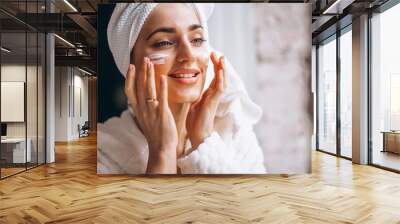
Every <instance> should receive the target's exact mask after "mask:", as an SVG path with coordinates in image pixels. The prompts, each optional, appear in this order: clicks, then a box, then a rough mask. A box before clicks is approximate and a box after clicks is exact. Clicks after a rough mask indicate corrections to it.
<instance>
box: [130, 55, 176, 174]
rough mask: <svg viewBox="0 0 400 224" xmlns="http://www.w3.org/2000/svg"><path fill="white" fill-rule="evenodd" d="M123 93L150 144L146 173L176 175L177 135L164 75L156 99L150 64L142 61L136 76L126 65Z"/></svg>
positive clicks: (153, 74)
mask: <svg viewBox="0 0 400 224" xmlns="http://www.w3.org/2000/svg"><path fill="white" fill-rule="evenodd" d="M125 94H126V96H127V97H128V100H129V103H130V104H131V108H132V110H133V112H134V113H135V118H136V122H137V123H138V125H139V128H140V129H141V131H142V132H143V134H144V136H145V137H146V139H147V142H148V144H149V160H148V164H147V171H146V172H147V173H157V174H160V173H163V174H165V173H168V174H175V173H176V172H177V169H176V148H177V144H178V135H177V129H176V125H175V120H174V117H173V116H172V113H171V110H170V109H169V106H168V83H167V79H166V77H165V76H164V75H162V76H161V80H160V93H159V94H158V96H157V93H156V83H155V72H154V65H153V63H152V62H151V61H150V60H149V59H148V58H147V57H145V58H144V61H143V65H142V68H141V69H140V71H139V72H138V73H136V69H135V66H134V65H132V64H131V65H129V70H128V74H127V77H126V81H125Z"/></svg>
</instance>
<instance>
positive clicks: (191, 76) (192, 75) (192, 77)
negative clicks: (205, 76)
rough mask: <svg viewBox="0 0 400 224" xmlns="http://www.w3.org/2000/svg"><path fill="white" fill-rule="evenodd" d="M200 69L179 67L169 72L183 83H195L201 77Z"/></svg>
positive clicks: (175, 79) (174, 78)
mask: <svg viewBox="0 0 400 224" xmlns="http://www.w3.org/2000/svg"><path fill="white" fill-rule="evenodd" d="M199 74H200V71H199V70H198V69H179V70H176V71H174V72H173V73H172V74H169V75H168V77H169V78H171V79H172V80H174V81H177V82H178V83H181V84H193V83H196V82H197V80H198V79H199Z"/></svg>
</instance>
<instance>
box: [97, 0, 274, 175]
mask: <svg viewBox="0 0 400 224" xmlns="http://www.w3.org/2000/svg"><path fill="white" fill-rule="evenodd" d="M212 10H213V4H199V3H197V4H193V3H165V4H164V3H163V4H157V3H129V4H127V3H118V4H116V7H115V9H114V11H113V14H112V16H111V19H110V22H109V24H108V29H107V35H108V43H109V47H110V49H111V52H112V54H113V57H114V60H115V63H116V65H117V67H118V69H119V70H120V72H121V73H122V74H124V76H125V78H126V81H125V94H126V96H127V98H128V101H129V103H128V104H129V109H128V110H126V111H125V112H123V113H122V114H121V116H120V117H112V118H110V119H108V120H107V121H106V122H105V123H103V124H99V126H98V136H99V138H98V173H102V174H123V173H127V174H145V173H147V174H177V173H178V174H180V173H182V174H211V173H212V174H227V173H228V174H242V173H266V170H265V166H264V157H263V152H262V150H261V148H260V147H259V144H258V141H257V138H256V135H255V134H254V132H253V125H254V124H255V123H256V122H258V120H259V119H260V117H261V109H260V108H259V107H258V106H257V105H256V104H254V103H253V102H252V101H251V99H250V98H249V96H248V94H247V92H246V90H245V88H244V85H243V83H242V81H241V80H240V78H239V76H238V75H237V74H236V72H235V70H234V68H233V67H232V65H231V64H230V63H229V61H228V60H227V59H226V58H224V56H222V55H221V54H220V53H218V52H215V51H214V50H213V49H212V47H211V46H210V44H209V40H208V33H207V23H206V20H207V19H208V18H209V16H210V15H211V12H212ZM232 47H234V46H232ZM248 75H251V74H248Z"/></svg>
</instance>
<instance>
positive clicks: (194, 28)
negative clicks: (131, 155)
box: [146, 24, 203, 40]
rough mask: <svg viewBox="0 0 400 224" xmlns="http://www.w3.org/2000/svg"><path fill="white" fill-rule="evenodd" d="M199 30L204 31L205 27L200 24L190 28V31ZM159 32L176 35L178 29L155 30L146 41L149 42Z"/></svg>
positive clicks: (161, 28) (162, 28)
mask: <svg viewBox="0 0 400 224" xmlns="http://www.w3.org/2000/svg"><path fill="white" fill-rule="evenodd" d="M197 29H203V26H202V25H200V24H192V25H190V26H189V31H193V30H197ZM158 32H163V33H175V32H176V29H175V28H172V27H160V28H158V29H156V30H154V31H153V32H151V33H150V34H149V36H147V39H146V40H149V39H150V38H151V37H152V36H153V35H154V34H156V33H158Z"/></svg>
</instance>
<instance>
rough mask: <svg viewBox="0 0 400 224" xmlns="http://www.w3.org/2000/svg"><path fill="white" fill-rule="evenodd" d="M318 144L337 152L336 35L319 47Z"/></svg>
mask: <svg viewBox="0 0 400 224" xmlns="http://www.w3.org/2000/svg"><path fill="white" fill-rule="evenodd" d="M317 63H318V145H317V148H318V149H319V150H322V151H326V152H330V153H336V36H332V37H331V38H329V39H328V40H327V41H326V42H325V43H322V44H320V45H319V47H318V61H317Z"/></svg>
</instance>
